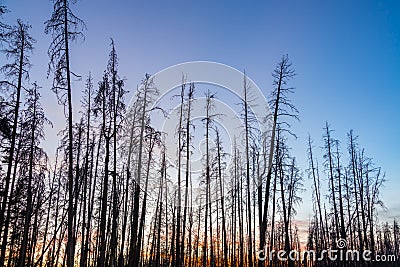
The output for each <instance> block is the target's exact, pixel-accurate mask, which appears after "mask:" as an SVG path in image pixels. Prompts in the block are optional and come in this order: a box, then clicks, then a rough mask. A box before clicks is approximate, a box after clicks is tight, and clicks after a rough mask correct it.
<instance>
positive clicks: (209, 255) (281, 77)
mask: <svg viewBox="0 0 400 267" xmlns="http://www.w3.org/2000/svg"><path fill="white" fill-rule="evenodd" d="M74 3H75V1H72V0H54V1H53V10H49V11H48V17H47V18H43V22H44V23H45V33H46V34H47V35H48V36H51V43H49V44H48V72H47V74H48V77H43V79H46V78H48V79H51V81H52V88H43V87H41V85H40V81H39V82H33V81H31V79H30V75H29V74H30V71H31V68H33V67H35V66H32V65H31V62H30V57H31V55H32V53H33V51H34V48H35V44H36V40H35V37H34V36H31V33H30V31H31V26H30V25H29V24H28V23H26V22H24V21H22V20H18V21H16V22H15V24H13V25H9V24H7V23H5V22H4V20H3V17H4V16H5V15H6V14H7V13H8V12H16V11H14V10H8V8H7V6H5V5H1V6H0V48H1V54H2V58H4V59H6V62H1V64H0V65H1V69H0V70H1V74H0V90H1V91H0V141H1V142H0V143H1V146H0V157H1V164H0V244H1V245H0V247H1V249H0V266H7V267H13V266H19V267H22V266H32V267H34V266H67V267H72V266H98V267H103V266H119V267H123V266H133V267H139V266H142V267H147V266H177V267H180V266H190V267H200V266H202V267H206V266H214V267H219V266H234V267H245V266H246V267H256V266H258V267H263V266H289V267H294V266H400V262H399V259H400V227H399V223H398V221H397V220H396V219H395V220H393V221H388V222H385V221H381V220H380V219H379V216H378V210H379V209H384V208H385V203H383V202H382V200H381V189H382V187H383V185H384V184H385V181H386V179H387V178H386V177H385V171H384V169H383V168H381V167H380V166H377V164H375V163H374V160H373V158H372V155H369V154H368V153H367V151H368V149H367V148H366V149H364V147H363V146H362V144H360V143H359V141H358V135H357V133H355V132H353V131H352V130H349V131H348V133H347V139H345V140H338V139H337V138H335V134H336V133H335V131H334V129H333V127H331V125H330V124H329V123H328V122H326V124H325V125H321V129H323V132H321V133H316V134H315V136H311V135H310V136H309V137H308V142H307V146H308V149H307V151H304V155H296V156H297V157H307V160H308V168H307V169H301V168H300V167H299V166H298V163H297V159H296V156H295V155H294V153H293V151H292V149H291V147H290V144H291V143H292V142H297V139H296V133H295V132H293V131H292V128H291V125H292V124H294V123H298V121H299V120H300V115H301V114H299V111H298V109H297V108H296V105H295V103H294V101H292V99H293V98H292V96H293V95H294V94H297V93H300V92H297V91H296V89H295V82H296V72H295V68H294V66H293V65H292V63H291V60H290V58H289V56H288V55H283V56H279V55H278V56H277V61H276V64H275V65H272V66H270V69H266V70H265V72H266V73H268V72H272V78H273V84H272V85H271V88H270V91H271V94H270V95H268V96H267V100H268V106H269V110H268V111H267V110H266V111H265V114H266V117H265V118H263V119H264V120H265V121H264V122H263V123H267V124H268V125H269V127H268V128H267V130H265V131H262V130H261V129H260V128H259V127H258V126H257V125H258V124H259V123H260V120H259V118H257V117H256V116H255V114H254V112H253V111H252V105H253V102H254V101H255V99H254V98H253V92H252V90H253V89H254V88H252V87H250V86H248V84H249V80H248V78H247V76H246V74H243V77H242V84H241V85H240V87H241V88H242V93H243V94H242V95H243V96H244V97H243V99H240V103H238V109H239V113H240V114H239V117H240V119H241V123H242V124H241V125H242V128H241V129H236V132H237V135H236V136H235V137H231V138H232V140H231V142H230V141H229V140H227V138H226V137H225V135H224V129H223V126H221V125H220V123H218V117H219V116H221V115H222V114H219V113H217V112H216V109H215V105H217V100H218V97H219V92H217V91H218V90H217V89H215V88H212V89H209V88H207V87H206V86H204V85H202V84H198V83H196V82H191V81H190V79H191V77H186V76H185V75H183V77H178V78H179V79H182V83H181V85H180V87H178V88H175V91H174V92H175V93H176V94H174V95H173V98H174V100H173V101H175V102H176V103H177V108H176V109H174V111H173V112H174V116H175V117H176V118H177V120H175V121H174V123H175V125H174V129H175V130H174V131H175V132H174V133H169V134H170V135H171V134H172V135H173V138H174V140H175V142H174V146H175V147H174V148H173V151H172V152H171V150H169V151H168V152H167V151H166V150H167V149H171V144H169V145H168V146H167V144H166V137H165V136H166V135H165V132H163V131H162V129H159V128H157V127H155V126H154V125H155V124H154V123H153V121H155V120H157V119H156V118H157V116H158V117H163V116H167V115H168V113H169V112H170V111H168V110H166V109H165V107H163V106H161V105H159V103H157V99H158V98H159V95H160V92H159V89H158V88H157V83H156V81H155V80H154V79H153V76H152V75H150V74H146V75H144V77H143V79H142V81H141V82H140V84H138V87H137V88H126V86H125V82H126V80H125V78H121V76H120V72H119V71H120V70H119V61H120V59H119V57H118V53H117V42H114V40H113V39H111V41H110V46H109V47H110V50H109V51H106V52H105V53H107V54H108V62H104V72H103V73H102V78H101V79H100V80H94V79H93V77H92V74H91V73H90V72H89V71H88V74H86V75H83V74H79V75H83V76H82V79H83V81H84V83H85V86H84V87H80V86H76V83H72V82H71V81H72V79H74V78H76V77H77V76H78V74H76V73H74V72H73V70H72V66H73V65H74V62H72V61H71V60H70V59H71V57H70V52H71V49H72V48H71V43H74V42H76V41H78V40H83V39H84V32H85V30H86V26H85V23H84V21H83V20H81V19H80V18H79V17H77V16H76V15H75V13H74V9H75V8H77V7H76V6H75V5H74ZM73 48H74V49H79V46H76V45H75V46H73ZM121 60H123V59H121ZM128 78H129V77H128ZM46 90H47V91H50V90H51V91H52V92H53V93H54V94H55V95H56V96H57V100H58V104H59V108H60V110H63V112H64V115H65V128H64V129H62V130H61V131H60V133H59V135H58V136H57V138H58V139H59V142H58V144H59V145H58V147H57V148H56V153H55V155H54V154H52V153H53V152H52V151H45V150H44V149H43V147H42V145H41V144H42V142H44V141H45V138H46V131H45V127H46V126H49V125H51V124H52V122H51V121H50V120H49V119H48V118H47V116H46V114H45V111H44V108H43V106H44V105H45V104H46V103H43V102H42V101H41V95H42V94H43V93H44V91H46ZM78 91H79V92H82V95H83V98H82V99H81V102H80V105H81V106H80V107H79V108H78V109H75V106H73V104H72V95H73V94H75V93H77V92H78ZM128 91H134V97H133V99H132V101H131V102H130V103H128V101H127V99H126V95H127V93H128ZM200 99H203V101H202V102H201V103H203V104H204V106H203V107H202V111H203V114H202V119H201V120H200V121H199V120H197V122H196V123H195V116H194V114H193V109H194V105H196V103H197V105H198V103H199V102H200ZM171 101H172V100H171ZM78 110H79V111H78ZM170 113H171V112H170ZM196 136H202V138H203V140H204V143H203V153H202V155H201V158H200V163H201V164H200V170H199V171H197V172H195V171H194V167H193V166H192V162H193V160H194V159H193V158H194V157H195V156H196V155H195V152H194V150H195V148H194V146H195V144H194V141H195V140H194V139H196ZM313 138H319V139H321V138H322V140H323V144H324V146H323V148H322V149H320V147H318V146H316V145H315V144H314V141H313ZM319 139H318V140H319ZM321 151H322V152H321ZM320 152H321V153H322V154H321V153H320ZM167 153H170V154H171V153H172V154H173V155H174V156H175V158H173V159H171V157H169V156H168V154H167ZM320 155H322V156H320ZM50 159H53V160H50ZM196 168H197V167H196ZM195 180H196V181H197V182H196V181H195ZM305 180H309V181H310V182H311V184H312V186H311V188H306V187H305V186H304V181H305ZM196 183H197V184H196ZM195 188H196V189H195ZM306 190H307V192H308V193H309V194H310V195H312V203H307V202H303V200H302V198H301V193H302V192H304V191H306ZM299 209H306V210H309V211H310V213H312V214H313V215H312V217H310V220H309V223H308V231H306V232H304V231H300V230H299V228H298V221H297V220H296V215H297V212H298V210H299ZM327 250H329V251H331V252H332V251H335V253H336V254H337V255H339V254H342V255H350V256H352V258H351V259H348V258H346V259H344V258H340V259H332V257H330V255H329V251H328V252H327ZM278 251H280V252H279V253H278ZM293 251H297V252H298V253H297V254H296V253H294V252H293ZM304 251H308V256H310V255H311V256H312V253H310V251H314V252H315V254H314V256H315V257H300V256H299V254H301V253H302V252H304ZM349 251H350V253H349ZM366 252H367V253H366ZM290 255H292V256H293V257H289V256H290ZM304 255H307V254H304ZM365 255H367V256H368V257H367V258H366V257H363V256H365ZM356 256H358V257H356ZM282 257H284V259H282Z"/></svg>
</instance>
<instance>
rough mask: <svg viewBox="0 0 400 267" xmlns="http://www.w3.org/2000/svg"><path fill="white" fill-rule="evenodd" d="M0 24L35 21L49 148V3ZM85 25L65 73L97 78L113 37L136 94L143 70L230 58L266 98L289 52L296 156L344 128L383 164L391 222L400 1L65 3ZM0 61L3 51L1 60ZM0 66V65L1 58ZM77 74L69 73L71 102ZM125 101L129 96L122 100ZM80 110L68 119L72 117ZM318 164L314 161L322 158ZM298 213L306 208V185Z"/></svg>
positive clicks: (51, 146) (56, 115)
mask: <svg viewBox="0 0 400 267" xmlns="http://www.w3.org/2000/svg"><path fill="white" fill-rule="evenodd" d="M3 2H4V3H5V4H6V5H7V6H8V8H9V9H10V11H11V12H10V13H8V14H6V15H5V16H4V19H5V21H6V22H8V23H10V24H11V23H14V22H15V21H16V19H17V18H21V19H22V20H24V21H28V22H29V23H31V24H32V26H33V29H32V31H31V33H32V35H33V37H35V38H36V39H37V44H36V49H35V52H34V56H33V57H32V63H33V65H34V66H33V69H32V75H31V79H32V80H37V81H38V82H39V84H40V85H42V86H43V89H42V95H43V101H44V106H45V109H46V112H47V115H48V117H49V118H50V120H52V121H53V123H54V128H53V129H49V130H48V135H47V141H46V142H45V144H44V146H45V147H46V149H47V151H48V153H50V154H52V153H54V151H55V147H56V145H57V140H58V138H57V137H56V134H57V132H58V131H59V130H60V129H61V128H62V127H63V126H64V118H63V114H62V108H61V107H60V106H58V105H57V102H56V97H55V95H54V94H53V93H52V92H50V83H51V81H50V80H46V79H45V78H44V77H46V71H47V64H48V56H47V54H46V51H47V48H48V45H49V41H50V37H49V36H46V35H44V21H45V20H47V19H48V18H50V15H51V12H52V2H51V1H46V0H40V1H38V0H35V1H32V0H12V1H10V0H5V1H3ZM72 8H73V10H74V11H75V13H76V15H78V17H80V18H81V19H83V20H84V21H85V22H86V25H87V31H86V32H85V36H86V39H85V41H82V42H78V43H77V44H76V45H73V47H72V59H71V62H72V69H73V71H74V72H76V73H78V74H80V75H82V76H86V75H87V73H88V72H89V71H91V72H92V74H93V76H94V79H95V80H96V81H98V80H99V78H100V77H101V75H102V73H103V70H104V69H105V67H106V63H107V59H108V53H109V50H110V39H109V38H110V37H112V38H113V39H114V41H115V43H116V48H117V52H118V55H119V58H120V75H121V76H122V77H126V78H127V83H126V85H127V88H128V89H129V90H130V91H134V89H135V88H136V85H137V84H139V82H140V80H141V78H142V77H143V75H144V74H145V73H156V72H158V71H160V70H162V69H164V68H166V67H169V66H171V65H175V64H178V63H182V62H186V61H194V60H209V61H216V62H220V63H224V64H227V65H230V66H232V67H234V68H237V69H239V70H243V69H246V73H247V74H248V75H249V77H250V78H252V79H253V80H254V81H255V82H256V83H257V84H258V86H259V87H260V88H261V89H262V90H263V91H264V93H265V94H268V93H269V92H270V90H271V88H272V77H271V72H272V70H273V68H274V66H275V64H276V63H277V61H278V60H279V59H280V57H281V56H282V54H286V53H287V54H289V57H290V59H291V60H292V62H293V66H294V67H295V69H296V72H297V74H298V75H297V77H296V78H295V79H294V80H293V82H292V85H293V86H295V87H296V94H295V95H294V96H293V102H294V103H295V104H296V106H297V107H298V109H299V111H300V118H301V121H300V122H299V123H293V130H294V131H295V132H296V134H297V135H298V139H297V140H296V142H293V144H292V147H293V154H295V156H296V157H297V160H298V162H299V164H300V167H301V168H302V169H303V170H304V169H305V168H306V167H307V163H306V143H307V135H308V133H310V134H311V136H312V138H313V139H314V141H315V142H314V143H315V146H316V150H317V151H320V147H322V145H323V142H322V134H323V127H324V125H325V121H328V122H329V123H330V124H331V127H332V129H334V130H335V132H334V137H335V138H338V139H340V140H341V141H342V150H343V152H346V151H345V149H346V140H347V139H346V133H347V132H348V131H349V130H350V129H353V130H354V132H355V134H356V135H359V142H360V144H361V145H362V146H363V147H365V149H366V153H367V155H368V156H370V157H372V158H373V159H374V161H375V162H376V164H377V165H378V166H381V167H382V168H383V170H384V171H385V172H386V178H387V180H388V181H387V182H386V184H385V187H384V188H383V189H382V190H381V192H382V198H383V200H384V202H385V204H386V206H387V208H388V211H387V212H381V213H380V215H381V218H382V219H391V218H393V217H397V218H400V201H399V197H398V192H399V189H400V160H399V152H400V141H399V137H400V105H399V103H400V75H399V72H400V2H399V1H397V0H394V1H367V0H363V1H285V0H284V1H282V0H281V1H257V2H254V1H253V2H251V3H245V1H225V2H223V1H174V0H171V1H118V0H116V1H113V2H111V1H105V0H96V1H95V0H80V1H78V3H77V4H76V5H75V6H73V7H72ZM0 59H1V60H2V61H3V60H4V59H3V58H0ZM1 65H3V63H1ZM83 84H84V83H83V82H82V81H78V80H77V81H74V83H73V88H74V90H75V91H74V104H75V105H76V106H78V105H79V98H80V91H81V88H83ZM128 99H129V97H128ZM75 117H77V115H75ZM319 161H320V163H321V162H322V158H320V159H319ZM305 185H306V187H307V192H306V193H304V204H303V205H302V207H304V208H301V209H300V211H299V217H300V218H299V219H303V220H306V221H308V215H309V214H310V213H311V212H312V211H311V207H312V205H311V199H310V195H311V189H310V182H309V181H308V178H307V177H306V176H305Z"/></svg>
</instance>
